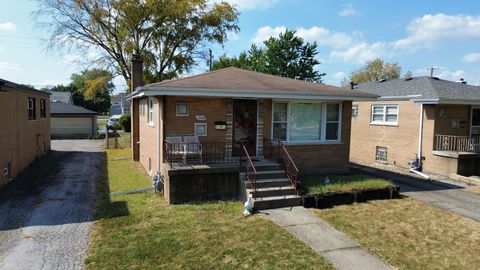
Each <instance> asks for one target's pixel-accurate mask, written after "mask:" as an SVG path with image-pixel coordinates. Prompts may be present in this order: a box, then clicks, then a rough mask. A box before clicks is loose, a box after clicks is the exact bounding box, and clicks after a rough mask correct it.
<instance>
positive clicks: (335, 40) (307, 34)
mask: <svg viewBox="0 0 480 270" xmlns="http://www.w3.org/2000/svg"><path fill="white" fill-rule="evenodd" d="M286 30H287V27H285V26H276V27H275V28H274V27H271V26H263V27H260V28H259V29H258V30H257V32H255V34H254V36H253V38H252V42H253V43H255V44H261V43H262V42H263V41H265V40H267V39H269V38H270V37H274V36H278V35H279V34H280V33H282V32H285V31H286ZM296 31H297V35H298V36H299V37H302V38H303V39H305V40H306V41H309V42H313V41H316V42H317V43H318V45H320V46H329V47H333V48H345V47H347V46H349V45H350V44H352V42H353V39H352V37H350V35H348V34H345V33H342V32H333V31H331V30H329V29H326V28H323V27H318V26H314V27H311V28H303V27H300V28H297V29H296ZM352 35H353V36H357V35H358V33H357V32H355V33H354V34H352Z"/></svg>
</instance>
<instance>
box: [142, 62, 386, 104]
mask: <svg viewBox="0 0 480 270" xmlns="http://www.w3.org/2000/svg"><path fill="white" fill-rule="evenodd" d="M172 89H173V90H172ZM149 90H150V91H160V92H161V91H164V93H166V92H167V91H174V92H175V94H178V95H181V94H182V93H185V92H189V91H195V92H196V93H198V94H199V95H201V94H207V93H208V94H209V95H212V96H214V95H217V96H221V95H222V94H228V96H233V95H235V96H238V97H259V96H261V95H265V96H266V95H269V96H272V95H273V96H277V97H279V96H282V95H289V96H292V97H296V96H300V95H304V96H312V97H314V98H316V97H318V98H319V97H332V98H336V97H337V98H343V99H345V100H355V99H375V98H376V96H375V95H370V94H368V93H364V92H360V91H353V90H351V89H345V88H341V87H335V86H330V85H326V84H318V83H311V82H306V81H302V80H295V79H291V78H285V77H280V76H273V75H269V74H264V73H260V72H254V71H250V70H245V69H240V68H236V67H229V68H224V69H219V70H215V71H211V72H206V73H203V74H198V75H194V76H190V77H184V78H179V79H175V80H168V81H162V82H158V83H152V84H149V85H146V86H144V87H141V88H137V90H136V91H135V93H134V95H135V94H137V93H139V92H141V91H149ZM164 93H163V94H164Z"/></svg>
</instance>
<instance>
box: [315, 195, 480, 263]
mask: <svg viewBox="0 0 480 270" xmlns="http://www.w3.org/2000/svg"><path fill="white" fill-rule="evenodd" d="M312 211H313V212H314V213H315V214H317V215H318V216H320V217H321V218H323V219H324V220H326V221H327V222H328V223H330V224H331V225H332V226H334V227H335V228H337V229H338V230H341V231H343V232H344V233H346V234H347V235H349V236H350V237H352V238H353V239H354V240H356V241H357V242H359V243H360V244H361V245H362V246H363V247H364V248H366V249H367V250H368V251H370V252H372V253H373V254H375V255H377V256H378V257H380V258H382V259H384V260H385V261H387V262H388V263H390V264H391V265H393V266H394V267H398V268H400V269H480V257H479V256H475V255H474V254H478V253H479V252H480V245H479V243H480V223H479V222H477V221H474V220H471V219H469V218H465V217H462V216H459V215H456V214H454V213H451V212H448V211H445V210H442V209H439V208H436V207H433V206H430V205H427V204H424V203H422V202H419V201H416V200H413V199H397V200H386V201H372V202H369V203H361V204H355V205H346V206H339V207H335V208H333V209H326V210H318V209H315V210H312Z"/></svg>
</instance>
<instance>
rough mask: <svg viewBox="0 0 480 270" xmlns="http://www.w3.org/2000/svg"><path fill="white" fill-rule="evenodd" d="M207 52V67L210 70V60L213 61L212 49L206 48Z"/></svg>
mask: <svg viewBox="0 0 480 270" xmlns="http://www.w3.org/2000/svg"><path fill="white" fill-rule="evenodd" d="M208 53H209V56H208V68H209V71H212V61H213V54H212V49H208Z"/></svg>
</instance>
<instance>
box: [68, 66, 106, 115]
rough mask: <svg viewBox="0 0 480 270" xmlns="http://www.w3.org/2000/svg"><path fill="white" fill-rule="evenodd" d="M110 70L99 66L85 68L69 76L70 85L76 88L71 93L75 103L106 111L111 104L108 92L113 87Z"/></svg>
mask: <svg viewBox="0 0 480 270" xmlns="http://www.w3.org/2000/svg"><path fill="white" fill-rule="evenodd" d="M112 79H113V75H112V73H111V72H110V71H108V70H105V69H100V68H93V69H86V70H83V71H82V72H80V73H74V74H72V76H71V80H72V82H71V86H72V87H74V88H76V89H77V90H76V91H75V92H73V93H72V99H73V102H74V104H75V105H79V106H82V107H85V108H87V109H90V110H93V111H96V112H101V113H104V112H108V111H109V110H110V106H111V99H110V94H111V93H112V92H113V90H114V89H115V86H114V85H113V82H112Z"/></svg>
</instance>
